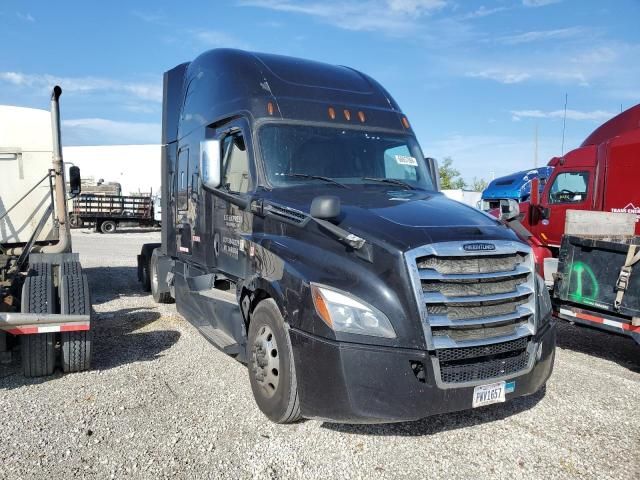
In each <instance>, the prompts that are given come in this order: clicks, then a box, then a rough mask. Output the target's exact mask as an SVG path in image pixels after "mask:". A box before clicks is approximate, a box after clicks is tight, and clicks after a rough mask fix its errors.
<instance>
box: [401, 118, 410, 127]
mask: <svg viewBox="0 0 640 480" xmlns="http://www.w3.org/2000/svg"><path fill="white" fill-rule="evenodd" d="M402 125H403V126H404V128H409V120H407V117H402Z"/></svg>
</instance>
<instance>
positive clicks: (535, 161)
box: [533, 122, 538, 168]
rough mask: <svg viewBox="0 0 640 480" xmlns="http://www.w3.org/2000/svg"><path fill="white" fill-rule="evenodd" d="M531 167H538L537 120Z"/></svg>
mask: <svg viewBox="0 0 640 480" xmlns="http://www.w3.org/2000/svg"><path fill="white" fill-rule="evenodd" d="M533 138H534V150H533V168H538V122H536V128H535V133H534V137H533Z"/></svg>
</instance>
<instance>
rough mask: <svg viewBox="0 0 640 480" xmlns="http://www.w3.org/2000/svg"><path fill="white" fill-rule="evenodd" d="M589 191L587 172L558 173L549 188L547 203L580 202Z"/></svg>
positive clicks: (585, 197)
mask: <svg viewBox="0 0 640 480" xmlns="http://www.w3.org/2000/svg"><path fill="white" fill-rule="evenodd" d="M588 193H589V172H564V173H560V174H558V176H557V177H556V178H555V180H554V181H553V184H552V185H551V188H550V189H549V203H553V204H558V203H580V202H584V201H585V200H586V199H587V196H588Z"/></svg>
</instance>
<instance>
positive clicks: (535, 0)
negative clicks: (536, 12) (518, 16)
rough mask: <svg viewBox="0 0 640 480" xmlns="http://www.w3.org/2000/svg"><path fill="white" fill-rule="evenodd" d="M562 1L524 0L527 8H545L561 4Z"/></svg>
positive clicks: (523, 2)
mask: <svg viewBox="0 0 640 480" xmlns="http://www.w3.org/2000/svg"><path fill="white" fill-rule="evenodd" d="M561 1H562V0H522V5H524V6H525V7H544V6H546V5H551V4H553V3H560V2H561Z"/></svg>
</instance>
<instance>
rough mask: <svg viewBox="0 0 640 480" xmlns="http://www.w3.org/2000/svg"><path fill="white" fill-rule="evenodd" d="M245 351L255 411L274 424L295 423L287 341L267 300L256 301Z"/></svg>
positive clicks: (293, 381) (295, 403) (272, 304)
mask: <svg viewBox="0 0 640 480" xmlns="http://www.w3.org/2000/svg"><path fill="white" fill-rule="evenodd" d="M248 348H249V349H250V351H249V380H250V382H251V390H253V396H254V398H255V400H256V403H257V404H258V408H260V410H261V411H262V413H264V414H265V415H266V416H267V417H268V418H269V419H270V420H271V421H273V422H276V423H292V422H295V421H297V420H299V419H300V418H301V415H300V400H299V397H298V384H297V381H296V370H295V365H294V362H293V352H292V350H291V340H290V339H289V333H288V332H287V331H286V329H285V326H284V319H283V318H282V315H281V314H280V311H279V310H278V306H277V305H276V302H275V301H273V299H271V298H268V299H266V300H263V301H262V302H260V304H259V305H258V306H257V307H256V309H255V311H254V312H253V315H252V316H251V324H250V325H249V338H248Z"/></svg>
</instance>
